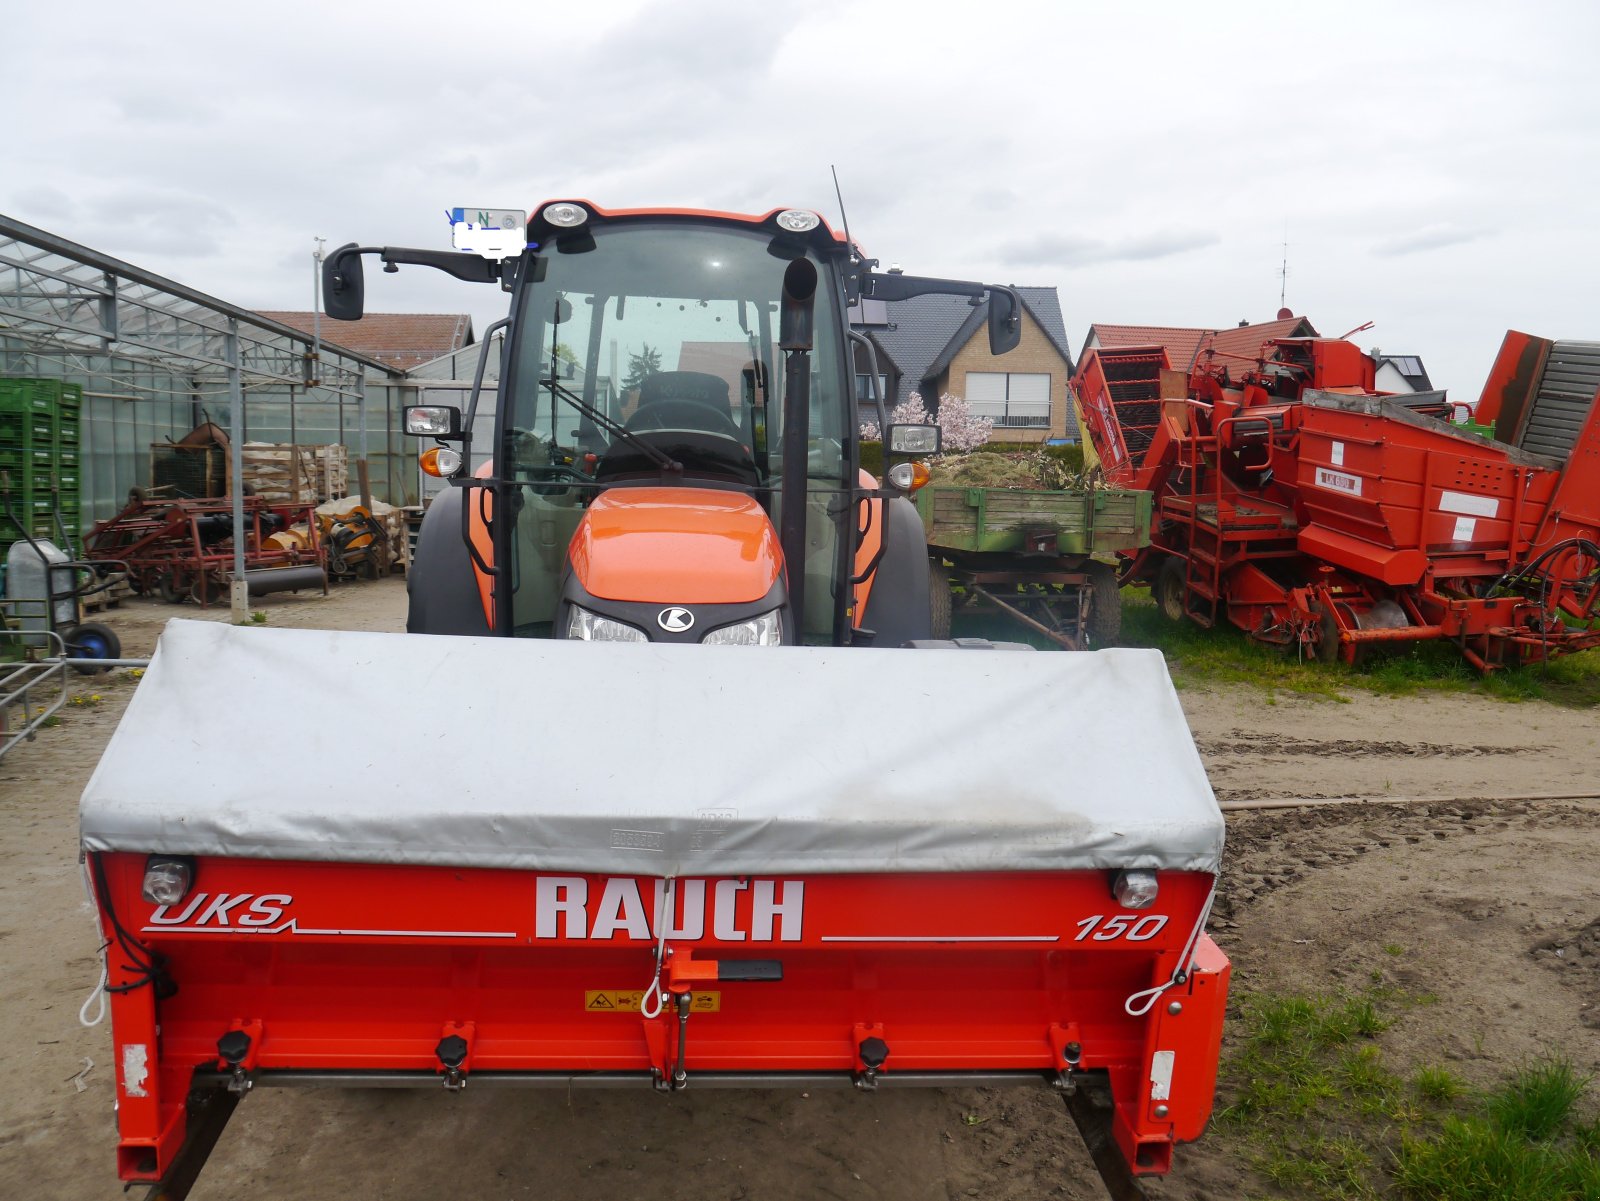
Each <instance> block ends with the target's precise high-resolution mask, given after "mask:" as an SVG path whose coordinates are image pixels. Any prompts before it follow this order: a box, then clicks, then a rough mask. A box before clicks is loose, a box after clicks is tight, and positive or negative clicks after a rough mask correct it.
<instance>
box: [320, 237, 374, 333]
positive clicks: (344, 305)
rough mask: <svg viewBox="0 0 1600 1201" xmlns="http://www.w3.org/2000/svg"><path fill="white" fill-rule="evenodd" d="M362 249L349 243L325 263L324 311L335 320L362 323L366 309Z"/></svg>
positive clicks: (323, 279)
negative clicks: (362, 316) (360, 321)
mask: <svg viewBox="0 0 1600 1201" xmlns="http://www.w3.org/2000/svg"><path fill="white" fill-rule="evenodd" d="M366 291H367V288H366V277H365V276H364V275H363V274H362V270H361V248H360V247H359V246H357V245H356V244H355V243H354V242H346V243H345V244H344V245H343V246H341V247H339V249H338V250H335V251H334V252H333V253H332V254H330V255H329V256H328V257H327V260H326V261H325V262H324V263H323V264H322V309H323V312H325V313H327V314H328V316H330V317H332V318H333V319H334V320H335V321H359V320H360V319H361V314H362V313H363V312H364V311H365V310H366Z"/></svg>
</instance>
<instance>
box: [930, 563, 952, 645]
mask: <svg viewBox="0 0 1600 1201" xmlns="http://www.w3.org/2000/svg"><path fill="white" fill-rule="evenodd" d="M928 603H929V605H930V606H931V608H932V610H933V621H932V624H931V628H932V631H933V632H932V634H930V635H929V637H932V638H937V639H939V640H941V641H943V640H945V639H948V638H949V637H950V577H949V575H947V574H946V573H945V569H944V564H943V563H941V562H940V561H939V560H938V559H929V560H928Z"/></svg>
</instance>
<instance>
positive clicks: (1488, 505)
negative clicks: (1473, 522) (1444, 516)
mask: <svg viewBox="0 0 1600 1201" xmlns="http://www.w3.org/2000/svg"><path fill="white" fill-rule="evenodd" d="M1439 512H1441V513H1464V514H1466V515H1467V516H1468V517H1498V516H1500V502H1499V501H1497V500H1496V499H1495V498H1494V497H1492V496H1473V495H1472V494H1471V493H1468V492H1450V491H1448V490H1447V491H1444V492H1441V493H1440V494H1439Z"/></svg>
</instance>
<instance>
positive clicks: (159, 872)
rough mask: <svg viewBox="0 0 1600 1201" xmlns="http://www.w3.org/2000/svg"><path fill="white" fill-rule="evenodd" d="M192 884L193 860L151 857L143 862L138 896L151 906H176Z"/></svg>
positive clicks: (164, 856)
mask: <svg viewBox="0 0 1600 1201" xmlns="http://www.w3.org/2000/svg"><path fill="white" fill-rule="evenodd" d="M193 884H194V861H193V860H191V859H174V858H170V857H169V856H166V855H152V856H150V858H148V859H146V860H145V861H144V887H143V888H141V889H140V890H139V895H140V896H141V897H143V898H144V899H145V900H146V901H149V902H150V904H152V905H176V904H178V903H179V902H180V901H182V900H183V898H184V897H185V896H187V895H188V893H189V889H190V887H191V886H192V885H193Z"/></svg>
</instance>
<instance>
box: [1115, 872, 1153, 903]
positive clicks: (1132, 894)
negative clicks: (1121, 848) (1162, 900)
mask: <svg viewBox="0 0 1600 1201" xmlns="http://www.w3.org/2000/svg"><path fill="white" fill-rule="evenodd" d="M1160 891H1161V886H1160V885H1159V884H1158V883H1157V882H1156V874H1155V872H1150V871H1129V870H1127V869H1126V868H1124V869H1123V870H1122V871H1120V872H1118V873H1117V876H1116V879H1114V880H1113V881H1112V882H1111V895H1112V896H1114V897H1116V898H1117V904H1119V905H1121V906H1122V907H1123V908H1124V909H1148V908H1150V906H1152V905H1154V904H1155V903H1156V894H1157V893H1159V892H1160Z"/></svg>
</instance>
